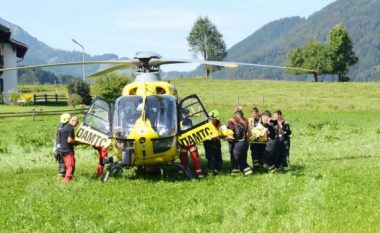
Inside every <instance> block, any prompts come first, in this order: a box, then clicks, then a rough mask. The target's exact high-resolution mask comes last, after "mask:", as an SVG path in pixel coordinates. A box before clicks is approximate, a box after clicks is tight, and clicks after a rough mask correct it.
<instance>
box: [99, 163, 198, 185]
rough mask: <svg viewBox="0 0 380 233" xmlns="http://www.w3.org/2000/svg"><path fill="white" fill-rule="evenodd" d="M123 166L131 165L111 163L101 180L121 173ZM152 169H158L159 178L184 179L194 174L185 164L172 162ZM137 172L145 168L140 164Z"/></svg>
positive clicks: (191, 177)
mask: <svg viewBox="0 0 380 233" xmlns="http://www.w3.org/2000/svg"><path fill="white" fill-rule="evenodd" d="M123 168H126V169H129V168H132V167H127V166H123V165H122V164H121V163H111V164H110V165H109V166H108V168H107V172H106V174H105V175H104V178H103V181H104V182H107V181H108V179H109V178H110V177H111V176H113V177H116V176H120V175H121V174H123ZM149 168H150V169H152V170H156V171H160V174H161V178H162V179H163V178H167V177H176V176H177V177H179V178H186V179H194V178H195V177H194V174H193V173H192V172H191V171H190V169H189V168H188V167H187V166H183V165H181V164H179V163H172V164H169V165H157V166H153V167H149ZM136 173H137V174H145V173H146V171H145V168H144V167H142V166H138V167H137V170H136Z"/></svg>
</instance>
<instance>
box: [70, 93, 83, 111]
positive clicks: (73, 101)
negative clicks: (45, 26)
mask: <svg viewBox="0 0 380 233" xmlns="http://www.w3.org/2000/svg"><path fill="white" fill-rule="evenodd" d="M82 102H83V99H82V97H81V96H80V95H78V94H72V95H69V98H67V103H68V104H69V105H71V106H73V108H74V109H75V106H77V105H79V104H81V103H82Z"/></svg>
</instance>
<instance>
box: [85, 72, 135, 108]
mask: <svg viewBox="0 0 380 233" xmlns="http://www.w3.org/2000/svg"><path fill="white" fill-rule="evenodd" d="M128 83H130V76H127V75H118V74H109V75H107V76H105V77H99V78H97V79H96V80H95V82H94V83H93V84H92V85H91V93H92V95H93V96H101V97H103V98H106V99H108V100H109V101H112V102H114V101H115V100H116V99H117V97H119V96H121V94H122V91H123V88H124V87H125V85H127V84H128Z"/></svg>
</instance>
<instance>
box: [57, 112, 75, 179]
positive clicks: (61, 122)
mask: <svg viewBox="0 0 380 233" xmlns="http://www.w3.org/2000/svg"><path fill="white" fill-rule="evenodd" d="M70 118H71V116H70V114H69V113H63V114H61V116H60V119H59V125H58V128H57V131H56V134H55V143H54V158H55V160H56V161H57V162H58V176H60V177H65V173H66V167H65V162H64V161H63V157H62V153H61V144H60V141H61V133H62V129H63V127H64V126H65V125H66V124H67V123H68V122H69V120H70Z"/></svg>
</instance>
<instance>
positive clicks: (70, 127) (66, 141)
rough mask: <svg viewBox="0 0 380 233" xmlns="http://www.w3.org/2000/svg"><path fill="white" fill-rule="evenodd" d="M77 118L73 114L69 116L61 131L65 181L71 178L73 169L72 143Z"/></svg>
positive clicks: (73, 154) (73, 143) (73, 141)
mask: <svg viewBox="0 0 380 233" xmlns="http://www.w3.org/2000/svg"><path fill="white" fill-rule="evenodd" d="M78 122H79V121H78V118H77V117H76V116H73V117H71V118H70V121H69V123H68V124H66V125H65V126H64V127H63V128H62V131H61V138H60V144H61V153H62V157H63V161H64V162H65V167H66V173H65V179H64V180H65V182H69V181H71V180H72V179H73V175H74V171H75V152H74V145H75V144H76V142H75V133H74V128H75V127H76V126H77V125H78Z"/></svg>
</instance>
